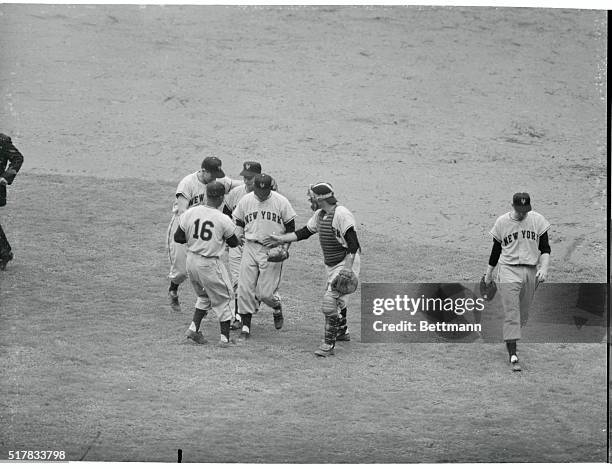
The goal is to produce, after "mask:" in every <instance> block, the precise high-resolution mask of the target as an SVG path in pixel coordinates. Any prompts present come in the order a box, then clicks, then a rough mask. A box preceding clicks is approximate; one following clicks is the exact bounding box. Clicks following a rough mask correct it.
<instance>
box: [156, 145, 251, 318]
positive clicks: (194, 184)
mask: <svg viewBox="0 0 612 469" xmlns="http://www.w3.org/2000/svg"><path fill="white" fill-rule="evenodd" d="M214 180H217V181H218V182H220V183H222V184H223V186H224V187H225V192H226V193H228V192H230V190H231V189H233V188H234V187H237V186H238V185H240V184H242V181H239V180H234V179H230V178H229V177H227V176H226V175H225V173H224V172H223V169H222V168H221V160H220V159H219V158H216V157H214V156H209V157H207V158H204V161H202V167H201V169H200V170H199V171H196V172H195V173H191V174H189V175H187V176H185V177H184V178H183V179H182V180H181V182H180V183H179V185H178V187H177V188H176V200H175V201H174V205H173V207H172V219H171V220H170V225H169V226H168V234H167V238H166V245H167V247H168V256H169V258H170V273H169V274H168V278H169V279H170V288H169V289H168V298H169V300H170V306H171V308H172V310H174V311H180V308H181V307H180V303H179V297H178V287H179V285H180V284H181V283H183V282H184V281H185V279H186V278H187V269H186V267H185V261H186V255H187V254H186V250H185V247H184V245H181V244H178V243H175V242H174V239H173V235H174V233H175V232H176V229H177V227H178V223H179V217H180V216H181V215H182V214H183V212H185V210H187V209H188V208H190V207H193V206H195V205H199V204H201V203H203V202H204V201H205V200H206V185H207V184H208V183H209V182H211V181H214Z"/></svg>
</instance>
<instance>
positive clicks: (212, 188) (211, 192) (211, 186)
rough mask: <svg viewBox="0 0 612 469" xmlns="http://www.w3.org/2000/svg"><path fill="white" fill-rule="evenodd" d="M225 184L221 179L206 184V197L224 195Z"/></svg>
mask: <svg viewBox="0 0 612 469" xmlns="http://www.w3.org/2000/svg"><path fill="white" fill-rule="evenodd" d="M224 195H225V186H224V185H223V184H221V183H220V182H219V181H212V182H209V183H208V184H206V197H223V196H224Z"/></svg>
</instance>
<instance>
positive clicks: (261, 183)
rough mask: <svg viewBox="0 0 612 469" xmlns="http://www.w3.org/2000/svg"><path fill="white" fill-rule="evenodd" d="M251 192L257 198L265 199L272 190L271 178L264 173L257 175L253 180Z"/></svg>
mask: <svg viewBox="0 0 612 469" xmlns="http://www.w3.org/2000/svg"><path fill="white" fill-rule="evenodd" d="M253 190H254V191H255V195H256V196H257V197H258V198H260V199H262V198H265V197H267V196H268V194H270V191H271V190H272V176H270V175H269V174H264V173H261V174H257V175H256V176H255V178H254V179H253Z"/></svg>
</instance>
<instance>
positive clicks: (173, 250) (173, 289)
mask: <svg viewBox="0 0 612 469" xmlns="http://www.w3.org/2000/svg"><path fill="white" fill-rule="evenodd" d="M240 175H241V176H242V177H243V180H242V181H240V180H234V179H230V178H229V177H227V176H226V175H225V172H224V171H223V169H222V163H221V160H219V159H218V158H216V157H207V158H205V159H204V161H203V162H202V166H201V169H200V170H199V171H197V172H195V173H192V174H189V175H188V176H186V177H185V178H184V179H183V180H182V181H181V182H180V183H179V185H178V188H177V190H176V200H175V203H174V207H173V216H172V220H171V222H170V227H169V229H168V250H169V254H170V261H171V269H170V274H169V278H170V287H169V291H168V295H169V300H170V305H171V307H172V309H173V310H174V311H180V302H179V297H178V287H179V285H180V284H181V283H182V282H183V281H184V280H185V279H187V278H189V279H190V281H191V284H192V286H193V288H194V291H195V292H196V295H197V297H198V299H197V301H196V307H195V312H194V315H193V320H192V322H191V324H190V326H189V329H188V331H187V337H188V339H190V340H192V341H194V342H195V343H197V344H205V343H206V340H205V339H204V336H203V335H202V333H201V330H200V327H201V321H202V319H203V318H204V317H205V316H206V315H207V314H208V312H209V311H210V310H212V311H214V312H215V314H216V316H217V318H218V319H219V322H220V329H221V338H220V342H219V345H220V346H222V347H229V346H231V345H239V344H240V343H242V342H244V341H246V340H248V339H249V338H250V336H251V319H252V317H253V315H254V314H257V312H258V311H259V310H260V308H261V305H262V303H263V304H265V305H267V306H268V307H269V308H271V309H272V311H273V313H272V315H273V318H274V326H275V327H276V329H281V328H282V327H283V321H284V318H283V309H282V303H281V298H280V296H279V284H280V280H281V274H282V268H283V261H284V260H285V259H287V258H288V256H289V254H288V250H289V246H290V244H291V243H293V242H296V241H301V240H303V239H307V238H309V237H310V236H312V235H313V234H315V233H318V234H319V241H320V245H321V249H322V254H323V261H324V264H325V269H326V274H327V284H326V287H325V291H324V294H323V299H322V302H321V310H322V313H323V315H324V317H325V334H324V339H323V342H322V344H321V345H320V346H319V348H318V349H317V350H316V351H315V354H316V355H317V356H322V357H327V356H330V355H333V354H334V350H335V345H336V342H338V341H348V340H350V334H349V332H348V326H347V307H346V300H347V296H348V294H347V293H345V292H340V291H338V290H337V289H336V287H335V282H334V279H336V278H338V277H339V276H341V275H346V274H347V272H349V273H350V275H352V276H353V277H354V278H356V279H358V277H359V272H360V253H361V246H360V243H359V239H358V236H357V233H356V231H355V227H356V223H355V218H354V216H353V214H352V213H351V212H350V211H349V210H348V209H347V208H346V207H345V206H343V205H339V204H338V201H337V199H336V196H335V193H334V189H333V187H332V185H331V184H330V183H327V182H319V183H316V184H312V185H310V187H309V188H308V198H309V201H310V204H311V208H312V210H313V211H314V214H313V215H312V217H311V218H310V219H309V220H308V222H307V223H306V225H305V226H303V227H302V228H300V229H298V230H296V227H295V217H296V213H295V211H294V209H293V207H292V206H291V203H290V202H289V201H288V199H287V198H286V197H284V196H283V195H281V194H280V193H279V192H278V191H277V190H276V189H277V187H276V181H275V180H274V179H273V178H272V177H271V176H270V175H268V174H265V173H263V172H262V168H261V164H260V163H259V162H256V161H245V162H244V163H243V169H242V172H241V173H240ZM549 228H550V223H548V221H547V220H546V219H545V218H544V217H543V216H542V215H541V214H539V213H537V212H535V211H533V210H532V209H531V199H530V196H529V194H527V193H524V192H519V193H516V194H514V196H513V200H512V210H511V211H509V212H507V213H505V214H504V215H502V216H500V217H499V218H498V219H497V220H496V222H495V224H494V226H493V228H492V229H491V231H490V234H491V235H492V236H493V247H492V249H491V254H490V257H489V263H488V266H487V269H486V272H485V275H484V281H485V283H486V284H489V285H490V284H492V283H493V282H496V283H497V284H498V285H499V291H500V295H501V297H502V304H503V308H504V316H505V317H504V325H503V338H504V341H505V344H506V348H507V351H508V362H509V363H510V365H511V367H512V370H513V371H520V370H521V365H520V363H519V358H518V352H517V341H518V340H519V339H520V338H521V327H522V326H523V325H524V324H525V323H526V321H527V317H528V313H529V308H530V305H531V303H532V301H533V297H534V293H535V290H536V288H537V285H538V283H540V282H544V281H545V280H546V277H547V273H548V265H549V259H550V244H549V240H548V230H549ZM279 247H280V249H281V250H282V253H283V256H281V257H280V259H274V260H273V259H272V257H271V251H272V250H273V249H279ZM226 249H227V250H228V256H227V258H228V264H229V274H228V272H227V269H226V265H225V263H224V261H223V260H222V256H223V255H224V252H225V251H226ZM498 265H499V267H498V268H497V277H496V278H495V279H494V278H493V272H494V270H495V268H496V267H497V266H498ZM230 330H240V335H239V338H238V341H235V340H233V339H230Z"/></svg>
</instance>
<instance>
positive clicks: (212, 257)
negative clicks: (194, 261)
mask: <svg viewBox="0 0 612 469" xmlns="http://www.w3.org/2000/svg"><path fill="white" fill-rule="evenodd" d="M189 252H190V253H191V254H194V255H196V256H200V257H203V258H204V259H219V256H205V255H204V254H200V253H197V252H193V251H189Z"/></svg>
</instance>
